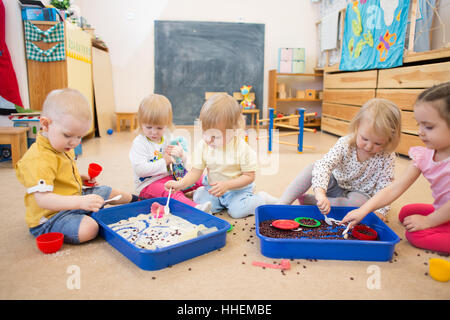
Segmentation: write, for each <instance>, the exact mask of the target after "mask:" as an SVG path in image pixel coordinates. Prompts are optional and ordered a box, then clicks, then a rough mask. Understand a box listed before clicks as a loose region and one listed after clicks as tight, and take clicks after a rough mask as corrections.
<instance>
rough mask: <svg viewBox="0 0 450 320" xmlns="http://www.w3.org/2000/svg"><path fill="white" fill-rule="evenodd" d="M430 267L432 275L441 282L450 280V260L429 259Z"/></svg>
mask: <svg viewBox="0 0 450 320" xmlns="http://www.w3.org/2000/svg"><path fill="white" fill-rule="evenodd" d="M428 262H429V263H428V264H429V266H430V267H429V268H430V276H431V277H432V278H433V279H434V280H436V281H441V282H447V281H449V280H450V262H449V261H446V260H444V259H439V258H432V259H430V260H429V261H428Z"/></svg>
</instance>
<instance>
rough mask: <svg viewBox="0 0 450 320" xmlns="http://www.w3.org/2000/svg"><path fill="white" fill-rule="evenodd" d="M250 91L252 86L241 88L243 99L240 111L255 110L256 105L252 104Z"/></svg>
mask: <svg viewBox="0 0 450 320" xmlns="http://www.w3.org/2000/svg"><path fill="white" fill-rule="evenodd" d="M251 89H252V86H246V85H243V86H242V87H241V94H242V95H243V97H244V99H243V100H242V101H241V106H242V109H245V110H249V109H255V108H256V105H255V103H254V102H253V99H252V98H250V90H251Z"/></svg>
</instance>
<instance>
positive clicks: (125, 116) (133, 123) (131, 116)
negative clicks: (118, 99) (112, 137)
mask: <svg viewBox="0 0 450 320" xmlns="http://www.w3.org/2000/svg"><path fill="white" fill-rule="evenodd" d="M122 120H124V121H125V125H126V121H129V122H130V131H133V130H134V129H135V128H136V127H137V119H136V112H116V126H117V128H116V130H117V132H120V129H121V125H122Z"/></svg>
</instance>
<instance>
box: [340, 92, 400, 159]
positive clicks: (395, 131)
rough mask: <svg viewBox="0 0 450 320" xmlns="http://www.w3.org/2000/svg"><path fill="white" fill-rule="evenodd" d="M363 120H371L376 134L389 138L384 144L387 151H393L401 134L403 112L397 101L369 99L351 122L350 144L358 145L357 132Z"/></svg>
mask: <svg viewBox="0 0 450 320" xmlns="http://www.w3.org/2000/svg"><path fill="white" fill-rule="evenodd" d="M362 120H367V121H369V123H370V125H372V128H373V130H374V132H375V134H377V135H379V136H382V137H385V138H387V143H386V145H385V146H384V150H385V151H386V152H393V151H394V150H395V149H396V148H397V146H398V144H399V142H400V134H401V125H402V121H401V112H400V109H399V108H398V107H397V105H396V104H395V103H393V102H392V101H389V100H386V99H379V98H375V99H371V100H369V101H367V102H366V103H365V104H364V105H363V106H362V107H361V109H360V110H359V111H358V113H357V114H356V116H355V117H354V118H353V119H352V121H351V123H350V128H349V130H350V133H351V135H352V137H351V139H350V145H352V146H356V134H357V131H358V127H359V126H360V124H361V122H362Z"/></svg>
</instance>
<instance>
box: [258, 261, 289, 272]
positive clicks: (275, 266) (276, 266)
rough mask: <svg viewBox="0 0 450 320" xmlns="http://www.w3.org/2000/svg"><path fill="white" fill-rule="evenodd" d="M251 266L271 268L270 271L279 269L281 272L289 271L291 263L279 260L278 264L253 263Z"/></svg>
mask: <svg viewBox="0 0 450 320" xmlns="http://www.w3.org/2000/svg"><path fill="white" fill-rule="evenodd" d="M252 265H254V266H256V267H263V268H271V269H281V270H289V269H291V263H290V262H289V260H287V259H283V260H281V263H280V264H272V263H266V262H259V261H253V262H252Z"/></svg>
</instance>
